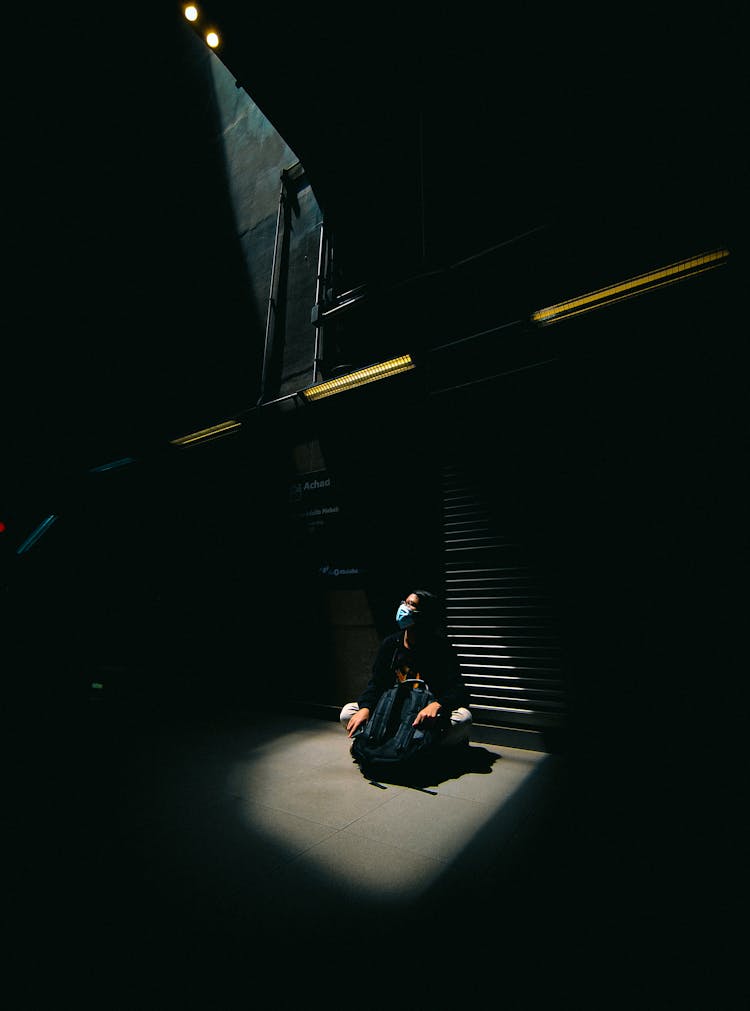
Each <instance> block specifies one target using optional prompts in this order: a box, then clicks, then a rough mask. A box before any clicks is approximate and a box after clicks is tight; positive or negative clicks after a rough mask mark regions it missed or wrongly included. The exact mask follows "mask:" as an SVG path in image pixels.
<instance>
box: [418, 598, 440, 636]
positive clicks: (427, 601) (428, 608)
mask: <svg viewBox="0 0 750 1011" xmlns="http://www.w3.org/2000/svg"><path fill="white" fill-rule="evenodd" d="M411 592H412V593H414V594H416V596H417V597H419V608H418V610H419V624H420V625H428V626H429V627H430V628H437V625H438V622H439V620H440V612H439V608H438V598H437V596H436V595H435V594H434V593H432V592H431V591H430V590H412V591H411Z"/></svg>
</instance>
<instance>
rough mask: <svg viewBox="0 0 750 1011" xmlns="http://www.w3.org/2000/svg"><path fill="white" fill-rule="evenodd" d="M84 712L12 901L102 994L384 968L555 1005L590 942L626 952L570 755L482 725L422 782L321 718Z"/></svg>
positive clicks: (74, 982) (338, 985) (281, 998)
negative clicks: (384, 778)
mask: <svg viewBox="0 0 750 1011" xmlns="http://www.w3.org/2000/svg"><path fill="white" fill-rule="evenodd" d="M90 717H91V718H90V719H88V720H87V721H84V723H85V731H84V732H81V730H80V729H79V730H78V731H77V733H78V738H77V746H78V751H77V760H76V762H75V763H73V766H74V769H75V775H73V770H72V769H71V768H70V763H65V764H63V765H62V766H61V767H60V768H59V769H57V768H55V767H54V763H51V764H50V765H49V766H48V768H47V776H48V780H47V782H46V784H45V790H43V791H41V792H40V794H39V808H38V812H37V815H38V817H39V820H40V828H39V833H38V845H39V850H38V855H37V864H36V870H35V873H36V876H37V886H36V887H37V891H39V892H40V894H39V895H34V896H33V897H32V896H29V897H27V901H26V903H25V915H26V916H27V917H28V927H27V928H26V929H28V930H29V935H30V937H29V943H30V944H31V945H32V949H31V950H32V951H39V950H41V951H44V950H47V949H46V948H45V945H46V944H49V943H50V942H51V943H52V944H53V945H54V948H55V950H56V951H57V952H58V954H59V956H60V962H59V966H58V968H57V970H56V973H55V975H54V980H55V982H56V984H57V985H60V984H61V981H62V979H63V978H64V979H65V982H66V985H67V989H68V991H69V992H71V988H72V992H73V993H77V994H78V995H79V996H81V994H82V993H83V991H84V990H87V991H88V992H89V993H93V994H94V997H95V999H94V1001H93V1003H96V1004H97V1006H99V1007H102V1008H107V1009H109V1008H120V1007H122V1008H128V1009H130V1008H136V1007H137V1008H164V1007H182V1008H187V1007H191V1008H192V1007H196V1008H209V1007H210V1008H217V1009H223V1008H229V1007H251V1006H253V1005H254V1003H255V1002H256V1001H257V1000H258V992H259V991H258V986H259V985H260V982H262V986H261V990H263V988H266V989H267V988H268V987H269V986H270V987H271V990H272V993H273V994H274V995H275V996H274V1003H276V1004H278V1003H281V1004H282V1005H283V1006H286V1005H287V1004H292V1003H294V1004H295V1006H297V1005H298V1004H299V1003H303V1004H305V1003H313V1004H314V1003H316V1001H318V998H319V999H320V1000H324V1001H330V1000H334V999H335V1000H337V1001H338V1000H340V999H344V1000H347V1002H354V1003H357V1002H359V1003H360V1004H361V1003H362V1002H363V1001H364V1002H365V1003H367V1001H368V999H370V1000H371V1002H372V1005H373V1006H374V1005H378V1006H380V1002H379V1000H378V999H376V998H377V991H374V990H373V985H374V980H375V979H376V978H377V975H378V973H380V972H383V971H385V970H386V969H388V971H389V972H391V973H396V975H397V976H398V978H399V979H401V978H403V979H409V978H411V975H412V973H414V972H419V973H420V974H421V984H420V990H419V992H420V994H421V995H422V1000H423V1002H424V1003H428V1002H429V1001H428V999H427V995H428V994H430V993H431V994H432V997H431V998H430V1000H431V1001H432V1002H433V1003H434V1002H435V1001H437V1003H436V1004H435V1006H438V1007H442V1006H448V1005H449V1004H452V1003H453V999H452V998H451V999H450V1000H449V999H448V993H449V991H455V993H456V994H457V995H458V999H461V1000H465V999H468V998H473V999H477V998H479V997H480V996H483V997H488V996H492V995H494V994H495V991H496V988H497V987H498V986H499V987H500V992H501V994H502V995H503V1000H499V999H498V1003H499V1004H505V1006H506V1007H507V1006H511V1007H535V1006H548V1005H546V1004H545V1003H544V1001H543V1000H542V998H541V994H542V992H543V991H544V990H545V988H546V987H550V988H554V991H555V993H557V994H558V996H559V995H560V994H561V993H562V992H564V991H565V989H566V987H567V986H569V985H570V984H571V980H573V981H575V989H576V993H577V998H576V1000H575V1002H573V1003H566V1004H561V1005H559V1006H566V1007H583V1006H584V1004H585V1002H584V1000H583V996H582V990H581V987H582V983H581V980H583V979H585V978H586V972H585V971H583V966H582V964H581V959H582V958H584V953H588V957H589V958H590V956H591V952H592V950H596V951H597V965H598V966H599V968H601V966H602V965H604V964H605V963H606V960H607V959H609V958H615V957H617V958H619V954H620V952H621V950H622V949H621V947H620V945H619V944H618V942H617V937H618V936H619V934H618V924H619V927H620V929H621V928H622V924H621V923H620V911H621V909H622V904H621V902H620V901H618V900H619V897H620V896H621V894H622V884H623V882H628V880H629V878H628V875H627V873H624V871H625V870H626V867H625V864H624V863H623V860H624V859H625V858H620V864H619V866H617V865H614V866H613V865H612V863H611V860H610V859H609V854H607V858H606V859H602V857H601V855H600V853H599V850H598V847H599V845H600V842H601V840H600V839H597V838H596V831H597V829H596V824H597V823H596V812H595V811H593V813H592V811H591V810H589V814H588V816H587V817H586V818H583V819H582V818H581V793H580V790H579V787H578V785H577V784H574V783H573V781H572V779H571V768H570V766H571V762H570V761H569V759H568V758H566V757H565V756H563V755H559V754H556V755H552V754H545V753H543V752H539V751H531V750H525V749H521V748H513V747H506V746H504V745H502V744H495V743H479V742H477V741H473V742H472V743H471V745H470V747H469V748H468V749H466V752H465V753H464V754H463V757H462V759H461V761H462V763H463V764H461V765H454V766H453V767H452V768H444V769H443V771H442V773H441V774H440V775H437V776H436V777H435V780H436V781H435V782H434V784H432V785H430V786H428V787H426V788H424V789H422V790H418V789H410V788H407V787H402V786H394V785H389V784H373V783H370V782H368V781H367V780H366V779H365V778H364V777H363V776H362V774H361V773H360V771H359V769H358V767H357V766H356V765H355V764H354V763H353V762H352V760H351V757H350V754H349V743H348V741H347V739H346V736H345V734H344V733H343V731H342V730H341V729H340V727H339V725H338V723H336V722H331V721H328V720H322V719H318V718H315V717H308V716H301V715H284V716H279V715H275V714H272V713H267V712H253V713H249V714H247V713H245V714H243V713H235V714H232V715H231V716H229V717H227V716H223V717H216V716H212V715H210V714H209V715H205V716H204V717H201V716H196V715H195V714H193V716H192V717H191V718H190V719H175V720H173V721H171V722H169V721H166V722H162V723H159V722H152V723H149V722H148V721H146V723H145V724H144V722H143V721H142V720H141V719H140V718H139V717H138V716H137V714H135V713H131V714H129V715H126V716H124V717H123V716H122V715H116V716H115V717H114V718H113V716H112V714H111V713H107V712H106V711H102V712H100V713H97V712H92V713H91V714H90ZM594 757H595V756H594ZM50 777H51V779H50ZM64 777H65V778H66V779H67V785H66V782H65V781H64ZM74 778H77V783H74V782H72V779H74ZM574 786H575V788H573V787H574ZM51 787H59V790H58V795H59V803H58V806H56V805H55V803H51V802H50V798H51V797H52V796H53V795H54V794H55V789H52V788H51ZM28 859H29V860H31V859H32V857H31V856H29V857H28ZM39 882H44V885H43V886H40V885H39ZM618 883H619V884H618ZM40 911H43V915H39V913H40ZM34 946H36V947H34ZM63 952H64V953H65V957H63ZM584 960H585V959H584ZM571 974H572V975H571ZM40 978H43V977H40ZM259 981H260V982H259ZM621 985H625V983H624V982H623V983H622V984H621ZM363 987H364V989H363ZM230 990H231V994H232V996H231V997H230V996H229V993H230ZM511 992H514V993H518V994H519V995H520V996H518V997H517V998H513V1000H517V1001H518V1003H513V1002H512V1001H511ZM238 994H239V996H238ZM295 995H297V997H298V998H299V999H295ZM535 997H538V999H539V1002H538V1004H537V1003H536V1002H535V1000H534V998H535ZM441 1001H442V1002H441ZM79 1003H80V1002H79ZM406 1004H408V1002H406V1001H405V1002H404V1004H398V1003H397V1004H396V1006H397V1007H400V1006H406ZM19 1006H20V1005H19ZM29 1006H35V1007H39V1004H38V1002H32V1003H30V1004H29ZM368 1006H369V1004H368ZM408 1006H412V1005H411V1004H409V1005H408ZM417 1006H418V1007H421V1006H422V1004H420V1003H419V1002H418V1003H417ZM585 1006H589V1004H587V1003H586V1004H585ZM590 1006H597V1002H596V1000H594V1001H593V1002H592V1004H591V1005H590ZM598 1006H601V1007H603V1008H604V1007H607V1008H608V1007H613V1006H615V1003H614V1002H613V1000H609V1001H606V1000H605V1001H604V1002H603V1003H601V1004H600V1005H598ZM617 1006H619V1005H617ZM644 1006H645V1005H644ZM654 1006H657V1005H654Z"/></svg>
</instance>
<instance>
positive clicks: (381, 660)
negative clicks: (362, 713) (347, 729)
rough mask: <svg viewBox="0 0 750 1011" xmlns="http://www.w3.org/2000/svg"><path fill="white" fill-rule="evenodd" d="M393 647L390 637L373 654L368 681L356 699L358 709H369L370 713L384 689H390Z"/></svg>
mask: <svg viewBox="0 0 750 1011" xmlns="http://www.w3.org/2000/svg"><path fill="white" fill-rule="evenodd" d="M394 646H395V644H394V642H393V639H392V638H390V637H389V638H388V639H384V640H383V641H382V642H381V643H380V646H379V647H378V651H377V653H376V654H375V660H374V661H373V665H372V673H371V674H370V680H369V681H368V682H367V685H366V687H365V690H364V691H363V692H362V694H361V695H360V696H359V698H358V699H357V702H358V703H359V707H360V709H369V710H370V712H372V710H373V709H374V708H375V706H376V704H377V701H378V699H379V698H380V696H381V695H382V694H383V692H384V691H385V690H386V688H389V687H390V685H391V681H392V680H393V671H392V670H391V662H392V660H393V650H394Z"/></svg>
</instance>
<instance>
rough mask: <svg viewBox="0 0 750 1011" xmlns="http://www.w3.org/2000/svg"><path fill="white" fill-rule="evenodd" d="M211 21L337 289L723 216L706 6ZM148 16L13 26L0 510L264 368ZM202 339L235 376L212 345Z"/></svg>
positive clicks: (322, 12)
mask: <svg viewBox="0 0 750 1011" xmlns="http://www.w3.org/2000/svg"><path fill="white" fill-rule="evenodd" d="M203 9H204V22H203V23H207V22H209V21H210V22H213V23H215V24H216V26H217V27H218V29H219V31H220V32H221V34H222V38H223V40H224V41H223V45H222V48H221V49H220V50H219V55H220V58H221V59H222V60H223V62H224V63H225V64H226V66H227V67H228V68H229V70H230V72H231V73H232V74H233V75H234V76H235V78H236V80H237V82H238V85H240V86H242V87H244V88H245V90H246V91H247V92H248V94H249V95H250V96H251V97H252V99H253V100H254V101H255V102H256V104H257V105H258V106H259V107H260V108H261V110H262V111H263V112H264V113H265V115H266V116H267V117H268V119H269V120H270V121H271V122H272V124H273V125H274V126H275V128H276V129H277V130H278V132H279V133H280V134H281V135H282V136H283V137H284V139H285V141H286V142H287V144H288V145H289V146H290V147H291V148H292V149H293V150H294V151H295V153H296V154H297V156H298V157H299V159H300V161H301V162H302V163H303V165H304V166H305V168H306V170H307V172H308V176H309V178H310V180H311V182H312V185H313V189H314V191H315V194H316V197H317V198H318V201H319V203H320V204H321V206H322V208H323V211H324V214H325V217H326V221H327V223H328V225H329V227H330V228H331V229H332V230H333V233H334V235H335V237H336V243H337V246H336V248H337V254H338V256H339V259H340V260H341V262H343V263H344V264H345V265H346V271H347V273H348V277H349V279H350V280H351V282H352V283H353V284H355V283H360V282H373V283H381V284H389V283H392V282H394V281H397V280H399V279H401V278H404V277H409V276H412V275H414V274H418V273H419V272H420V271H424V270H426V269H427V270H429V269H432V268H435V267H438V268H439V267H444V266H445V265H447V264H450V263H452V262H455V261H457V260H460V259H462V258H464V257H470V256H473V255H475V254H477V253H478V252H480V251H482V250H484V249H486V248H488V247H491V246H493V245H495V244H497V243H502V242H506V241H508V240H510V239H513V238H514V237H515V236H517V235H519V234H521V233H524V232H525V231H527V230H532V229H537V228H556V229H558V232H559V234H561V235H563V236H564V237H565V242H566V243H567V245H568V247H569V249H570V250H572V249H573V248H574V247H575V246H576V245H580V246H589V247H591V248H593V247H597V248H599V247H600V246H601V243H602V242H604V241H606V242H607V243H608V244H609V245H610V246H616V245H618V244H626V243H627V241H628V237H629V236H630V235H631V234H632V233H633V232H634V231H636V232H637V231H639V230H640V231H641V232H642V231H643V230H644V228H646V229H650V231H651V233H654V232H658V231H659V230H662V231H663V230H664V229H667V228H671V229H673V230H679V229H685V228H687V229H688V231H689V232H690V234H691V235H694V236H696V237H699V236H700V237H702V235H703V234H704V233H705V235H706V236H708V237H710V238H711V239H712V241H713V237H714V236H720V237H721V241H725V240H726V238H728V233H729V232H730V231H731V230H732V229H736V228H737V227H738V226H737V223H736V219H737V212H736V207H735V203H734V201H735V194H736V192H737V191H738V187H739V182H740V179H741V178H742V175H743V172H742V171H741V169H742V168H743V167H744V160H741V159H740V158H739V154H738V153H739V149H740V146H741V145H740V141H741V139H742V134H743V132H744V131H743V130H742V126H741V123H742V122H743V121H742V120H741V119H739V118H738V116H737V115H736V110H737V108H738V106H739V105H740V104H741V103H740V96H741V95H743V94H744V92H743V91H742V90H740V85H741V83H742V82H741V81H740V71H739V67H741V66H742V64H741V63H740V61H739V60H738V58H737V54H738V46H739V37H740V33H739V30H738V26H737V25H735V24H732V23H731V22H730V23H727V22H726V21H722V20H721V18H720V15H719V14H714V12H713V10H703V11H702V12H701V15H700V20H698V19H697V17H696V20H695V23H686V22H684V21H681V22H676V21H673V20H671V19H669V18H668V17H667V16H666V15H665V16H664V17H663V18H661V19H660V16H659V15H658V14H655V13H653V11H652V12H650V13H649V18H648V21H640V20H631V21H619V22H614V21H607V22H606V23H604V22H592V21H590V20H586V21H584V20H583V19H581V20H580V21H579V22H575V21H574V20H572V19H568V18H567V17H563V16H562V15H559V16H558V17H557V20H555V21H553V20H550V16H549V15H548V14H546V13H545V15H544V16H542V15H541V12H539V11H537V10H536V9H534V10H532V11H530V12H529V13H526V14H521V13H519V12H517V11H516V12H514V13H509V12H508V11H507V10H506V11H504V12H498V9H497V8H492V7H488V6H486V5H481V6H480V5H466V4H461V5H458V6H457V7H456V8H455V9H453V8H448V7H439V6H438V5H433V6H431V7H425V9H424V11H415V10H414V9H413V8H409V7H407V6H406V5H401V6H397V5H392V6H383V5H378V6H377V7H373V8H371V9H369V10H364V11H363V10H362V9H361V8H354V7H351V6H347V7H343V6H342V7H341V9H340V10H337V9H336V8H335V7H331V6H330V5H325V6H324V7H315V6H309V7H306V8H304V9H303V10H301V11H296V12H295V11H293V10H291V9H290V8H289V7H287V6H286V5H273V4H266V5H264V6H263V7H262V9H257V8H256V7H255V6H254V5H249V4H244V3H243V4H241V3H236V2H235V3H233V2H222V0H212V2H210V3H206V4H205V5H204V8H203ZM683 16H684V12H683ZM149 18H150V19H151V21H150V22H149V24H141V23H138V18H137V16H136V17H132V16H131V18H130V19H128V18H127V17H125V16H124V15H123V14H121V12H120V11H118V10H115V9H112V8H111V6H110V5H101V4H100V5H91V10H90V11H88V10H86V8H85V6H84V7H83V8H82V7H80V6H79V7H78V8H77V10H76V12H75V13H74V14H72V15H71V16H70V17H69V18H68V20H67V21H60V20H57V21H55V22H54V23H49V24H48V23H46V22H45V20H44V18H43V17H41V16H37V14H36V12H35V11H34V10H33V9H31V10H26V12H25V13H23V14H21V15H19V16H18V17H17V20H16V23H17V25H18V32H19V38H21V39H23V40H24V41H23V43H22V44H21V45H19V46H18V47H17V49H16V51H15V55H16V59H15V60H8V61H6V74H7V75H8V80H7V82H6V95H10V96H12V98H13V101H12V103H9V107H8V109H7V114H6V142H8V151H9V154H8V156H7V164H6V168H7V170H8V171H7V175H8V179H9V182H8V183H7V188H6V231H5V238H6V244H7V245H6V248H7V251H8V254H9V255H8V259H9V265H8V268H7V270H6V276H5V280H6V286H7V287H6V297H7V301H6V307H7V308H8V309H9V310H10V312H9V319H11V320H12V322H7V323H6V332H7V333H9V335H10V336H9V337H8V338H7V342H6V351H9V354H7V353H6V356H5V369H4V379H5V388H6V392H5V396H4V400H3V406H4V428H3V430H4V433H5V437H6V441H5V444H4V447H3V455H2V460H1V461H0V465H1V466H2V478H3V490H2V494H3V496H4V501H5V502H6V503H7V502H9V501H11V500H12V499H13V498H14V497H15V498H16V499H17V498H18V497H19V496H21V497H23V495H24V494H26V493H27V490H28V489H33V490H34V491H35V490H36V485H37V484H38V483H39V482H40V481H42V482H43V481H46V480H48V479H49V478H53V477H55V476H56V475H59V474H63V473H66V472H68V471H70V470H73V469H75V468H76V467H79V466H84V465H87V466H90V465H91V462H92V461H97V460H99V461H104V460H107V459H112V458H116V457H117V456H118V455H127V454H128V453H129V452H132V451H133V447H135V448H136V449H137V447H138V446H139V445H140V444H142V443H143V442H144V440H148V439H153V438H156V437H157V436H158V437H161V436H162V435H166V434H170V435H173V434H182V432H183V431H184V430H185V429H187V430H190V426H191V425H192V424H193V423H194V422H195V421H196V420H197V419H198V418H199V416H200V410H197V409H196V406H195V405H196V404H198V405H200V407H201V409H202V410H203V412H204V413H206V414H210V412H211V410H214V409H215V410H216V411H217V412H218V413H220V414H224V413H226V412H228V411H231V410H236V409H238V408H240V407H242V406H246V404H245V402H244V401H243V397H245V396H246V385H247V376H249V375H252V376H254V375H256V373H257V371H258V362H257V349H256V350H253V349H252V348H249V347H248V342H247V321H246V320H244V319H243V318H242V313H241V311H240V309H238V307H237V306H236V305H234V308H232V307H231V306H230V308H226V306H225V302H223V301H222V296H223V294H224V293H225V292H230V291H231V290H232V270H233V269H235V268H234V267H231V266H230V265H229V264H228V263H227V262H224V261H223V260H222V257H221V256H220V255H217V250H219V249H221V248H222V241H223V239H224V238H225V237H226V234H227V233H226V232H225V231H222V228H224V224H225V223H224V221H223V215H224V214H225V207H224V205H223V204H222V197H221V195H217V196H214V198H213V200H214V202H213V204H209V205H208V206H206V205H205V204H202V203H201V202H199V201H197V200H196V199H195V196H194V189H193V187H194V186H195V185H196V181H197V184H198V185H199V184H200V182H201V181H205V180H206V179H207V178H208V177H209V174H210V172H211V166H209V165H207V164H206V163H205V159H204V155H203V153H202V152H201V150H200V149H199V146H198V145H195V146H191V140H190V136H191V134H190V129H187V128H186V127H187V126H190V127H191V129H192V127H194V125H195V122H196V119H199V118H200V117H201V116H203V115H205V102H203V99H204V98H205V96H202V95H201V94H200V93H199V91H198V90H197V88H196V83H195V80H191V79H190V78H189V77H188V76H187V75H186V74H185V65H186V57H185V53H186V50H187V49H188V48H189V45H188V42H187V39H188V33H191V32H193V29H192V28H190V27H189V26H187V23H186V22H185V21H184V20H183V18H182V16H181V5H180V4H175V5H174V6H173V5H171V4H169V5H165V6H164V7H163V9H160V10H159V11H157V12H151V11H149ZM24 29H25V35H24ZM191 40H192V42H191V44H194V43H195V39H194V37H193V36H192V35H191ZM691 252H692V250H691ZM217 305H218V306H222V305H224V306H225V307H224V308H223V309H220V310H218V315H217V308H216V307H217ZM222 312H223V313H224V315H223V316H222ZM155 333H156V334H158V338H156V339H155V337H154V334H155ZM217 334H221V338H220V339H219V338H218V337H217ZM219 340H221V341H224V342H225V343H226V347H227V348H230V349H231V355H226V354H224V355H223V361H224V362H226V360H228V359H231V360H233V361H234V362H235V365H236V367H235V368H233V370H232V375H229V376H228V375H227V374H226V371H222V367H221V365H220V363H219V358H220V357H222V356H219V355H218V354H217V360H216V362H214V361H212V360H211V359H210V357H209V355H208V353H207V350H206V348H208V347H214V346H216V345H217V343H218V342H219ZM204 342H205V343H204ZM196 348H200V350H196ZM237 377H239V378H237ZM243 382H244V383H245V386H244V387H243V385H242V384H243ZM243 390H244V391H245V392H243ZM27 497H28V496H27Z"/></svg>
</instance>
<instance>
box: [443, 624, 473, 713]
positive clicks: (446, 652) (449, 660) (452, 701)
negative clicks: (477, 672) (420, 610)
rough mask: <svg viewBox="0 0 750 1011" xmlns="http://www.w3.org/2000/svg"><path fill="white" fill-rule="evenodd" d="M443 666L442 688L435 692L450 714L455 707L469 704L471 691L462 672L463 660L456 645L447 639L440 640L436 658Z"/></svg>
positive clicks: (445, 711)
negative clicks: (459, 656) (467, 687)
mask: <svg viewBox="0 0 750 1011" xmlns="http://www.w3.org/2000/svg"><path fill="white" fill-rule="evenodd" d="M436 660H437V662H438V663H440V666H441V668H442V674H443V676H442V677H441V679H440V690H439V691H436V692H435V696H436V698H437V699H438V701H439V703H440V706H441V709H442V710H443V711H444V715H448V716H450V714H451V713H452V712H453V710H454V709H458V708H459V707H460V706H466V707H468V705H469V693H468V691H467V690H466V685H465V684H464V680H463V676H462V674H461V662H460V660H459V659H458V653H457V652H456V649H455V647H454V646H453V644H452V643H450V642H449V641H448V640H447V639H442V640H440V647H439V654H438V657H437V658H436Z"/></svg>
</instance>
